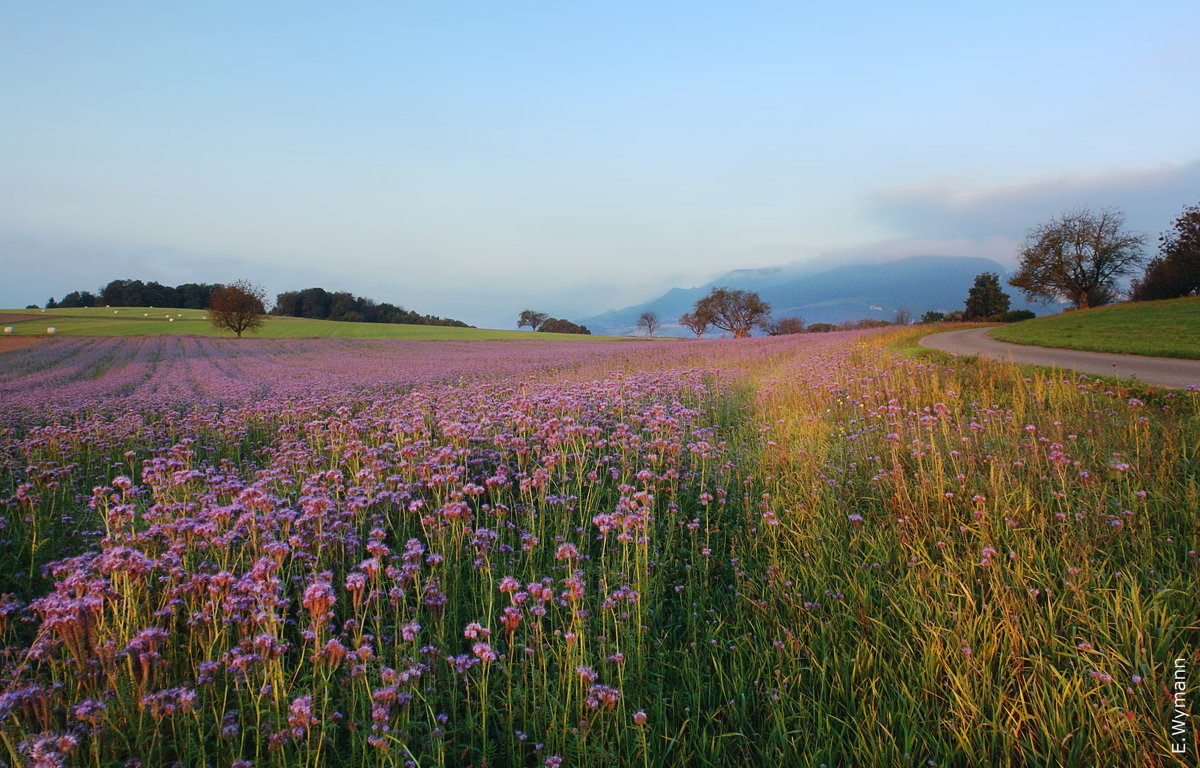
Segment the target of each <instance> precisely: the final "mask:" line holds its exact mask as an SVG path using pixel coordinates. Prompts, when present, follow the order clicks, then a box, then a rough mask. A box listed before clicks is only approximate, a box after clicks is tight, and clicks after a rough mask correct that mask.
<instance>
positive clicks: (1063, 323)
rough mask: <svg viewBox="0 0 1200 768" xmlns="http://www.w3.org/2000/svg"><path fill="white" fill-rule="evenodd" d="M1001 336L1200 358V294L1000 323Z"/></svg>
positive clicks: (1045, 343)
mask: <svg viewBox="0 0 1200 768" xmlns="http://www.w3.org/2000/svg"><path fill="white" fill-rule="evenodd" d="M988 335H990V336H992V337H993V338H996V339H999V340H1000V341H1008V342H1012V343H1013V344H1028V345H1032V346H1038V347H1060V348H1063V349H1078V350H1083V351H1087V352H1113V353H1116V354H1133V355H1150V356H1154V357H1179V358H1186V359H1191V360H1196V359H1200V296H1193V297H1189V298H1183V299H1170V300H1167V301H1145V302H1137V303H1133V302H1130V303H1126V304H1114V305H1112V306H1108V307H1096V308H1095V309H1088V310H1083V311H1077V312H1066V313H1062V314H1058V315H1049V316H1046V317H1039V318H1037V319H1034V320H1026V321H1025V322H1021V323H1013V324H1012V325H1005V326H1000V327H997V328H996V329H995V330H993V331H991V332H989V334H988Z"/></svg>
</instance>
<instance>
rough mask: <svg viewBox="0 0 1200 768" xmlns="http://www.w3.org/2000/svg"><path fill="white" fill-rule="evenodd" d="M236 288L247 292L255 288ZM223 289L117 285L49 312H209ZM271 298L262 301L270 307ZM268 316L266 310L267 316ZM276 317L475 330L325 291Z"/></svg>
mask: <svg viewBox="0 0 1200 768" xmlns="http://www.w3.org/2000/svg"><path fill="white" fill-rule="evenodd" d="M231 285H235V286H238V288H239V290H244V289H245V288H246V287H247V286H249V285H250V284H249V283H245V282H244V281H239V282H238V283H234V284H231ZM222 287H228V286H222V285H221V284H219V283H184V284H183V285H176V286H170V285H162V284H160V283H156V282H154V281H151V282H143V281H141V280H113V281H112V282H110V283H108V285H106V286H104V287H103V288H101V289H100V290H98V291H97V292H96V293H92V292H91V291H71V292H70V293H68V294H67V295H65V296H63V297H62V299H59V300H56V299H55V298H54V297H53V296H51V297H50V300H49V301H47V302H46V309H56V308H61V309H76V308H80V307H162V308H167V309H209V308H211V306H212V302H213V296H214V292H216V291H217V290H218V289H220V288H222ZM265 298H266V296H265V294H263V295H262V296H260V297H259V301H260V303H264V302H265ZM262 311H263V312H265V311H266V309H265V307H264V309H263V310H262ZM270 314H272V315H278V316H287V317H306V318H310V319H312V320H341V321H343V322H352V323H399V324H404V325H446V326H453V327H456V328H471V327H473V326H470V325H467V324H466V323H464V322H462V321H461V320H452V319H450V318H445V317H437V316H434V315H422V314H420V313H418V312H413V311H411V310H407V309H405V308H404V307H398V306H396V305H394V304H389V303H387V302H376V301H375V300H373V299H367V298H363V297H361V296H355V295H353V294H351V293H348V292H345V291H337V292H330V291H327V290H325V289H324V288H306V289H304V290H302V291H285V292H284V293H280V294H278V295H277V296H276V298H275V306H274V307H273V308H272V309H271V312H270Z"/></svg>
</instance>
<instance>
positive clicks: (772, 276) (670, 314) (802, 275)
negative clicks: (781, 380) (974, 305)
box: [581, 256, 1045, 336]
mask: <svg viewBox="0 0 1200 768" xmlns="http://www.w3.org/2000/svg"><path fill="white" fill-rule="evenodd" d="M982 272H996V273H998V274H999V275H1000V278H1001V281H1002V282H1004V281H1005V280H1007V277H1008V270H1006V269H1005V268H1004V267H1003V266H1002V265H1001V264H1000V263H999V262H995V261H992V260H990V259H981V258H974V257H961V256H916V257H912V258H907V259H899V260H896V261H888V262H883V263H880V264H847V265H844V266H838V267H832V268H829V269H824V270H822V269H813V268H809V269H808V270H805V269H803V268H785V267H780V268H775V269H758V270H736V271H734V272H729V273H727V274H725V275H723V276H721V277H720V278H718V279H716V280H713V281H712V282H709V283H706V284H704V285H701V286H697V287H695V288H672V289H671V290H669V291H667V292H666V293H664V294H663V295H662V296H660V297H658V298H657V299H654V300H652V301H648V302H646V303H645V304H639V305H636V306H632V307H625V308H624V309H615V310H612V311H609V312H605V313H603V314H600V315H596V316H595V317H589V318H585V319H584V320H582V321H581V322H582V323H583V324H584V325H586V326H587V327H589V328H591V329H592V330H593V332H595V333H602V334H608V335H613V336H620V335H624V334H631V333H634V332H635V331H636V330H637V318H638V315H640V314H641V313H642V312H645V311H647V310H649V311H652V312H655V313H657V314H658V317H659V319H660V320H661V321H662V323H663V327H662V330H661V331H660V332H659V335H662V336H687V335H691V332H690V331H687V330H686V329H684V328H681V327H680V326H679V325H678V323H677V320H678V318H679V316H680V315H681V314H683V313H684V312H687V311H690V310H691V309H692V307H693V306H694V305H695V303H696V300H697V299H699V298H701V297H702V296H705V295H707V294H708V292H709V291H710V290H712V289H713V288H715V287H718V286H725V287H728V288H741V289H744V290H753V291H757V292H758V293H759V295H761V296H762V297H763V299H765V300H766V301H768V302H770V304H771V307H772V309H773V311H774V314H775V316H776V317H785V316H788V315H799V316H801V317H803V318H804V320H805V321H806V322H809V323H841V322H844V321H847V320H858V319H860V318H864V317H869V318H874V319H877V320H891V319H892V317H893V316H894V315H895V313H896V310H899V309H907V310H908V311H909V312H911V313H912V316H913V318H914V319H916V318H919V317H920V316H921V315H922V314H924V313H925V312H927V311H929V310H936V311H939V312H952V311H954V310H960V309H962V308H963V303H964V302H965V301H966V299H967V291H968V290H970V288H971V286H972V285H973V284H974V282H975V276H976V275H979V274H980V273H982ZM1005 291H1006V292H1007V293H1008V294H1009V295H1010V296H1011V297H1012V309H1031V310H1034V311H1035V312H1036V311H1038V310H1039V307H1038V306H1037V305H1034V304H1029V303H1028V302H1026V301H1024V300H1023V299H1022V298H1021V297H1020V295H1019V294H1018V292H1017V291H1016V290H1015V289H1009V288H1007V287H1006V288H1005ZM1041 311H1042V312H1044V311H1045V309H1044V308H1041Z"/></svg>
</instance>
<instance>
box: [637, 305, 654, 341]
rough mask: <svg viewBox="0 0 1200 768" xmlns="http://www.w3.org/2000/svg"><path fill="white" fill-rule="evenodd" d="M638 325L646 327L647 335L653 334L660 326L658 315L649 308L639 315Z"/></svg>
mask: <svg viewBox="0 0 1200 768" xmlns="http://www.w3.org/2000/svg"><path fill="white" fill-rule="evenodd" d="M637 327H638V328H644V329H645V331H646V335H647V336H653V335H654V332H655V331H657V330H658V327H659V322H658V315H657V314H655V313H654V312H650V311H649V310H647V311H646V312H643V313H642V314H641V315H639V316H638V321H637Z"/></svg>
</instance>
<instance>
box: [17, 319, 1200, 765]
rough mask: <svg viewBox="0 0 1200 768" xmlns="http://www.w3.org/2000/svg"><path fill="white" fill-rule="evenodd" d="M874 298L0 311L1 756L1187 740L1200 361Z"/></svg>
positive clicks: (1015, 750) (1161, 754)
mask: <svg viewBox="0 0 1200 768" xmlns="http://www.w3.org/2000/svg"><path fill="white" fill-rule="evenodd" d="M904 333H905V332H903V331H901V332H899V333H898V334H897V333H893V334H891V335H890V336H889V335H886V334H885V335H882V336H881V335H878V334H875V335H871V334H863V333H858V332H852V333H851V332H848V333H831V334H802V335H797V336H792V337H778V338H767V339H753V340H724V341H691V342H647V343H627V342H591V343H587V344H576V343H571V342H562V343H558V342H542V343H534V342H388V341H351V340H253V339H247V340H242V341H234V340H219V339H199V338H190V337H174V338H141V339H103V340H101V339H56V340H52V341H47V342H43V343H40V344H37V345H33V346H31V347H26V348H22V349H17V350H14V351H11V352H7V353H4V354H3V355H0V766H12V767H13V768H15V767H16V766H27V765H28V766H39V768H40V767H43V766H62V765H71V766H96V767H97V768H106V767H108V766H142V767H143V768H150V767H151V766H171V765H179V766H228V767H230V768H249V767H250V766H255V767H258V766H262V767H267V766H278V767H281V768H282V767H284V766H289V767H290V766H342V765H354V766H393V765H394V766H439V765H454V766H480V767H482V766H535V767H543V768H555V767H562V768H566V767H567V766H626V765H629V766H694V765H699V766H734V765H737V766H745V765H776V766H784V765H788V766H791V765H796V766H813V768H816V767H817V766H827V767H832V766H967V765H995V766H1025V765H1029V766H1034V765H1039V766H1040V765H1070V766H1097V765H1105V766H1109V765H1111V766H1157V765H1189V764H1191V763H1189V762H1187V761H1188V760H1190V759H1194V755H1195V750H1196V749H1197V746H1198V745H1197V736H1196V731H1195V729H1194V727H1193V726H1192V725H1191V722H1190V720H1189V721H1187V722H1186V727H1183V728H1176V727H1175V725H1174V722H1175V719H1176V712H1177V709H1178V704H1179V701H1180V699H1179V697H1177V696H1176V695H1175V688H1174V682H1175V680H1176V677H1177V674H1178V669H1180V668H1181V662H1180V660H1181V659H1182V660H1183V663H1182V668H1183V669H1185V671H1186V674H1188V675H1191V685H1194V684H1195V680H1196V679H1197V669H1198V667H1197V661H1200V659H1198V658H1197V655H1196V654H1197V648H1198V641H1200V619H1198V617H1200V597H1198V596H1197V589H1196V584H1197V583H1198V577H1200V559H1198V557H1197V549H1200V511H1198V510H1200V479H1198V474H1200V415H1198V413H1197V405H1198V398H1200V395H1197V393H1195V392H1165V391H1156V390H1148V389H1145V388H1134V389H1131V388H1129V387H1126V386H1120V385H1117V384H1114V383H1112V382H1104V381H1098V380H1094V379H1091V378H1087V377H1079V376H1075V375H1072V374H1069V373H1063V372H1049V371H1032V370H1029V369H1018V368H1015V367H1012V366H1005V365H998V364H993V363H985V362H979V361H957V360H954V361H952V360H949V359H948V358H942V357H920V358H916V359H914V358H912V357H911V356H907V355H905V354H902V353H900V352H897V351H895V349H896V348H897V346H896V345H897V344H900V343H902V342H903V339H902V338H901V337H902V336H903V334H904ZM1179 744H1183V745H1184V747H1186V751H1185V752H1184V753H1180V752H1178V751H1177V749H1176V747H1177V746H1178V745H1179Z"/></svg>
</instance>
